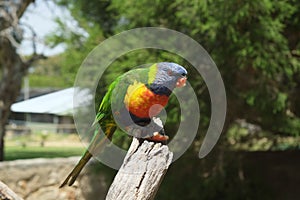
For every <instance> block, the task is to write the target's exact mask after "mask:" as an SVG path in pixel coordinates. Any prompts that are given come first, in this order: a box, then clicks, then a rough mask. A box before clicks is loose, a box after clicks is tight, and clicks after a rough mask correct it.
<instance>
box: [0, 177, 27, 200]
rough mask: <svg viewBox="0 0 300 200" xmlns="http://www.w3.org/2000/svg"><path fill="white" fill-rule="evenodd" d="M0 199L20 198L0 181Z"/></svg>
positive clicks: (16, 199)
mask: <svg viewBox="0 0 300 200" xmlns="http://www.w3.org/2000/svg"><path fill="white" fill-rule="evenodd" d="M0 200H22V198H20V197H19V196H18V195H17V194H16V193H14V192H13V191H12V190H11V189H10V188H9V187H8V186H7V185H5V184H4V183H3V182H1V181H0Z"/></svg>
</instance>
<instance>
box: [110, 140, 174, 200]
mask: <svg viewBox="0 0 300 200" xmlns="http://www.w3.org/2000/svg"><path fill="white" fill-rule="evenodd" d="M172 158H173V153H172V152H170V151H169V148H168V146H166V145H162V144H161V143H154V142H149V141H142V142H140V141H139V140H138V139H136V138H133V141H132V143H131V146H130V148H129V150H128V153H127V155H126V157H125V159H124V161H123V164H122V166H121V168H120V170H119V172H118V173H117V175H116V176H115V179H114V181H113V183H112V185H111V186H110V188H109V191H108V194H107V196H106V199H107V200H121V199H134V200H151V199H154V197H155V195H156V193H157V191H158V188H159V185H160V183H161V182H162V180H163V177H164V175H165V173H166V172H167V169H168V167H169V165H170V164H171V162H172Z"/></svg>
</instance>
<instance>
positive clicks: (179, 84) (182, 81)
mask: <svg viewBox="0 0 300 200" xmlns="http://www.w3.org/2000/svg"><path fill="white" fill-rule="evenodd" d="M186 79H187V78H186V77H182V78H179V79H178V80H177V83H176V87H177V88H181V87H184V86H185V85H186Z"/></svg>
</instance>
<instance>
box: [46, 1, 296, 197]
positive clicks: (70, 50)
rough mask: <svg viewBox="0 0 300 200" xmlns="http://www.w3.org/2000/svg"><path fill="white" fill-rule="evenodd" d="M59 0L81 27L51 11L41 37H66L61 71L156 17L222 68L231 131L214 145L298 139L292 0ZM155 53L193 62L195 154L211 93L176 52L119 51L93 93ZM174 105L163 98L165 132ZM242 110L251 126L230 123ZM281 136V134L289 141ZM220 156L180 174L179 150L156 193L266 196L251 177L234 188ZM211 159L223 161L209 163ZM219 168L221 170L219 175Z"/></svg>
mask: <svg viewBox="0 0 300 200" xmlns="http://www.w3.org/2000/svg"><path fill="white" fill-rule="evenodd" d="M57 2H58V4H59V5H61V6H64V7H66V8H67V9H69V10H70V12H71V14H72V17H73V18H74V20H75V21H77V25H78V27H80V28H81V29H80V30H81V31H78V30H73V31H72V27H69V26H68V25H67V23H65V22H64V21H62V20H58V24H59V29H58V30H56V31H55V32H54V33H53V34H52V35H51V36H49V38H48V42H49V43H50V44H51V45H53V46H55V45H57V44H59V43H64V44H65V45H66V47H67V51H66V52H65V53H64V54H63V55H62V58H63V59H62V68H63V70H64V72H63V74H62V76H65V77H67V78H69V79H70V80H74V77H75V74H76V71H77V69H78V67H79V66H80V64H81V62H82V61H83V59H84V58H85V57H86V56H87V54H88V53H89V52H90V51H91V50H92V49H93V48H94V47H95V46H96V45H97V44H99V43H100V42H101V41H103V40H104V39H105V38H108V37H109V36H111V35H114V34H116V33H119V32H121V31H124V30H128V29H131V28H136V27H149V26H156V27H166V28H170V29H174V30H177V31H180V32H182V33H184V34H187V35H188V36H190V37H192V38H193V39H195V40H196V41H198V42H199V43H200V44H201V45H202V46H203V47H204V48H205V49H206V50H207V51H208V53H209V54H210V55H211V57H212V58H213V60H214V61H215V63H216V64H217V66H218V68H219V70H220V72H221V74H222V78H223V81H224V83H225V87H226V95H227V103H228V108H227V117H226V124H225V127H224V132H226V133H228V134H227V135H224V136H223V140H222V141H221V142H220V143H219V145H218V147H217V148H220V149H221V150H220V152H223V151H222V149H223V148H226V149H243V150H259V149H260V150H272V149H274V148H275V149H284V150H286V149H289V148H292V149H294V148H297V149H298V148H299V145H297V141H298V135H299V133H300V118H299V117H300V104H299V102H300V93H299V89H300V29H299V24H300V2H299V1H297V0H291V1H284V0H279V1H272V0H253V1H238V0H227V1H223V0H216V1H215V0H206V1H200V0H191V1H186V0H174V1H169V0H154V1H148V0H140V1H131V0H129V1H121V0H112V1H101V0H91V1H84V0H76V1H75V0H71V1H66V0H57ZM73 29H74V28H73ZM124 42H125V41H124ZM159 61H173V62H177V63H179V64H182V65H183V66H187V68H188V71H189V72H190V73H189V81H190V83H191V84H192V86H193V88H194V89H195V91H196V92H197V96H198V98H199V106H200V110H201V121H200V129H199V133H200V134H198V136H197V138H196V140H195V142H194V145H193V147H191V148H190V149H189V151H188V152H187V153H186V154H187V156H188V155H195V154H194V153H195V151H198V150H199V146H200V145H201V137H202V136H201V133H205V130H206V128H207V126H208V124H209V119H210V98H209V93H208V91H207V88H206V87H205V83H204V82H203V80H202V78H201V76H200V75H199V74H197V72H196V71H193V70H194V69H193V68H192V66H189V63H187V62H186V61H185V60H183V59H182V58H180V57H178V56H176V55H173V54H171V53H168V52H165V51H159V50H153V49H146V50H139V51H134V52H130V53H128V54H126V55H124V56H122V57H120V58H119V59H117V60H116V61H115V62H114V63H113V64H112V65H111V66H110V67H109V68H108V69H107V73H105V74H106V75H105V76H104V77H103V79H101V82H100V83H99V87H98V93H97V94H98V96H97V97H96V102H97V103H99V102H100V99H101V98H102V96H103V95H104V93H105V91H106V88H107V85H108V84H109V83H111V82H112V81H113V80H114V79H115V78H116V77H117V76H118V75H120V74H122V73H124V72H125V71H127V70H129V69H132V68H133V67H136V66H139V65H141V64H145V63H151V62H159ZM176 105H177V102H176V99H175V98H174V99H171V100H170V104H169V105H168V108H167V109H168V112H169V113H173V114H174V115H173V117H171V118H169V119H168V123H167V124H166V128H167V129H168V130H169V132H172V131H173V130H176V124H177V123H178V119H179V115H176V113H178V110H176V109H177V108H178V106H176ZM169 116H170V115H169ZM240 119H243V120H245V121H246V122H247V123H248V124H249V123H251V124H252V125H255V126H257V127H260V130H258V131H254V132H253V133H249V132H248V131H249V130H248V128H243V127H242V126H241V124H239V123H236V121H237V120H240ZM202 135H203V134H202ZM284 137H286V138H288V141H287V140H285V139H284ZM282 138H283V139H282ZM260 144H261V145H260ZM283 144H284V145H283ZM220 155H221V154H220ZM193 159H197V158H196V157H195V158H193ZM224 159H225V158H222V159H219V158H217V161H215V162H214V161H212V160H213V158H212V159H210V160H209V161H205V160H207V159H204V161H203V162H208V163H213V164H214V165H215V166H214V167H212V168H210V169H209V170H208V171H209V172H208V173H213V175H212V176H207V177H202V176H203V173H204V172H203V171H200V172H199V173H200V174H199V175H194V174H193V173H190V174H189V176H185V172H186V173H188V172H189V171H188V170H189V169H190V170H192V171H193V169H195V168H197V162H190V161H189V160H186V162H181V165H182V166H180V164H178V166H176V167H175V166H174V168H176V169H177V170H179V169H180V172H181V173H175V172H171V173H169V174H173V175H169V176H167V178H166V180H165V181H168V183H169V184H167V185H163V186H162V187H163V188H164V189H163V190H164V191H162V192H161V193H160V194H159V197H160V198H161V199H179V198H182V199H199V198H200V196H201V198H205V199H241V197H245V196H248V199H257V197H258V196H259V197H261V198H262V199H266V198H264V197H266V196H267V194H265V193H260V194H257V196H255V195H256V194H255V193H253V191H255V189H257V188H256V187H255V184H252V183H249V185H246V186H245V185H240V187H241V188H243V189H241V190H239V189H237V188H236V187H237V186H239V182H235V179H234V178H232V177H233V176H232V175H231V173H233V171H234V170H235V168H232V167H230V165H228V167H226V166H227V164H228V162H229V161H230V159H229V158H226V159H227V160H224ZM226 161H227V162H226ZM231 162H233V161H232V160H231ZM186 163H188V164H186ZM222 163H223V164H222ZM224 163H225V164H224ZM185 164H186V165H185ZM216 167H219V168H223V169H222V170H220V171H218V170H214V168H216ZM181 169H184V171H182V170H181ZM174 170H175V169H174ZM224 171H225V172H226V173H227V174H225V175H224ZM204 174H205V173H204ZM187 179H188V180H187ZM199 179H201V182H199V184H198V185H197V181H199ZM229 179H230V181H231V182H230V184H227V183H226V180H229ZM231 179H232V180H231ZM183 180H186V181H185V184H182V183H183V182H182V181H183ZM173 183H174V184H173ZM175 183H178V184H180V183H181V185H182V187H179V188H178V187H176V188H177V189H176V191H174V185H176V184H175ZM189 184H190V185H189ZM231 184H232V185H231ZM195 187H196V189H195ZM172 188H173V189H172ZM191 188H193V189H191ZM198 188H199V189H200V190H201V188H202V189H203V190H204V189H205V192H204V191H203V193H197V189H198ZM199 189H198V190H199ZM168 191H169V192H168ZM238 191H239V192H238ZM168 195H170V196H168ZM172 195H173V196H172ZM232 195H235V196H232ZM253 195H254V196H253ZM243 199H244V198H243Z"/></svg>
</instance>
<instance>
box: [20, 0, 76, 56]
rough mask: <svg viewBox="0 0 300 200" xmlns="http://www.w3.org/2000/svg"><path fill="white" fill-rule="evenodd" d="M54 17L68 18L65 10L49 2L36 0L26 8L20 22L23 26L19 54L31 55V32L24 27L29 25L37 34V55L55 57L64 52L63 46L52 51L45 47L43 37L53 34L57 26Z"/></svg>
mask: <svg viewBox="0 0 300 200" xmlns="http://www.w3.org/2000/svg"><path fill="white" fill-rule="evenodd" d="M56 17H59V18H62V17H64V18H66V17H70V14H69V12H68V11H67V10H65V9H63V8H61V7H58V6H56V5H55V4H54V3H53V1H51V0H36V1H35V3H32V4H30V5H29V7H28V8H27V10H26V12H25V13H24V15H23V16H22V18H21V20H20V22H21V24H24V25H25V26H23V27H24V39H23V42H22V44H21V46H20V49H19V52H20V53H21V54H23V55H29V54H31V53H33V48H32V42H31V40H32V37H33V35H32V31H30V29H29V28H27V27H26V26H27V25H29V26H31V27H32V29H33V30H34V31H35V32H36V34H37V37H36V38H37V39H36V41H37V53H43V54H44V55H46V56H51V55H55V54H58V53H61V52H63V51H64V46H63V45H59V46H57V47H55V48H53V49H51V48H49V47H47V46H46V45H45V42H44V37H45V36H46V35H47V34H50V33H53V32H55V30H56V28H57V25H56V22H55V21H54V19H55V18H56Z"/></svg>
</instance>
